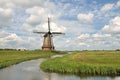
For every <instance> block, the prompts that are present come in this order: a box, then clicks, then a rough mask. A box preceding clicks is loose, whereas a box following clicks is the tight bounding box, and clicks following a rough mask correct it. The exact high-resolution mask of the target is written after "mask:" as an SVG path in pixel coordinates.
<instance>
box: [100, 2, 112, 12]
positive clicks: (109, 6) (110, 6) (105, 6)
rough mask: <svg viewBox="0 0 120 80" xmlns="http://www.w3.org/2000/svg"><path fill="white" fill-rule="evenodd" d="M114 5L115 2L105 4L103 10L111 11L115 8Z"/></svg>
mask: <svg viewBox="0 0 120 80" xmlns="http://www.w3.org/2000/svg"><path fill="white" fill-rule="evenodd" d="M113 7H114V4H110V3H108V4H105V5H104V6H103V7H102V8H101V11H102V12H106V11H109V10H111V9H113Z"/></svg>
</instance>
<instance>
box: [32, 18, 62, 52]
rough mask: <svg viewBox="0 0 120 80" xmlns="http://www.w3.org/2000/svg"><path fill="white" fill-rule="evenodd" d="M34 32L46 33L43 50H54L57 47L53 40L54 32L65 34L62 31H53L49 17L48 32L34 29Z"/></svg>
mask: <svg viewBox="0 0 120 80" xmlns="http://www.w3.org/2000/svg"><path fill="white" fill-rule="evenodd" d="M34 33H38V34H44V41H43V45H42V50H44V51H52V50H54V49H55V47H54V44H53V40H52V37H53V34H64V33H62V32H51V29H50V18H48V32H38V31H34Z"/></svg>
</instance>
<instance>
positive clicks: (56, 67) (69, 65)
mask: <svg viewBox="0 0 120 80" xmlns="http://www.w3.org/2000/svg"><path fill="white" fill-rule="evenodd" d="M40 67H41V68H42V69H43V70H44V71H48V72H59V73H74V74H88V75H89V74H90V75H120V51H80V52H74V53H72V54H68V55H65V56H64V57H60V58H55V59H49V60H46V61H43V62H42V63H41V65H40Z"/></svg>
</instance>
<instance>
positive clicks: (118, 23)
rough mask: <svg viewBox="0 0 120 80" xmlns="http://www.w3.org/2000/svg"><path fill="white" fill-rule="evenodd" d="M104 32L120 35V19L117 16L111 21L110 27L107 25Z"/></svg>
mask: <svg viewBox="0 0 120 80" xmlns="http://www.w3.org/2000/svg"><path fill="white" fill-rule="evenodd" d="M102 30H103V31H104V32H109V33H119V34H120V17H119V16H117V17H115V18H114V19H112V20H110V21H109V24H108V25H105V26H104V27H103V28H102Z"/></svg>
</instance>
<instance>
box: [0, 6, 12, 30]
mask: <svg viewBox="0 0 120 80" xmlns="http://www.w3.org/2000/svg"><path fill="white" fill-rule="evenodd" d="M12 16H13V12H12V10H11V9H10V8H0V28H1V27H2V28H3V27H6V26H9V24H10V22H12Z"/></svg>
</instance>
